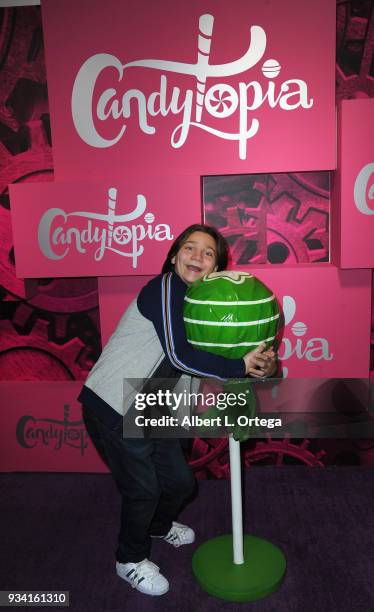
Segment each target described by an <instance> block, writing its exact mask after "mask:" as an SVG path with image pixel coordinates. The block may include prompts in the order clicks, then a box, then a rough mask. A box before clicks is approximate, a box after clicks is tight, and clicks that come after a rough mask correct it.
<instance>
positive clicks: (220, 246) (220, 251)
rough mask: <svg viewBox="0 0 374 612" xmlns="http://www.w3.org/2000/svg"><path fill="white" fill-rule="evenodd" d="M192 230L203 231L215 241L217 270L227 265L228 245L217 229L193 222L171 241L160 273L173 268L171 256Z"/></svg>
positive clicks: (185, 240)
mask: <svg viewBox="0 0 374 612" xmlns="http://www.w3.org/2000/svg"><path fill="white" fill-rule="evenodd" d="M194 232H203V233H204V234H209V236H211V237H212V238H213V240H214V241H215V243H216V249H217V254H216V266H217V270H218V272H220V271H221V270H225V269H226V267H227V262H228V259H229V246H228V244H227V242H226V240H225V239H224V237H223V236H222V234H220V233H219V231H218V230H217V229H216V228H215V227H211V226H210V225H200V224H198V223H195V224H194V225H189V227H187V228H186V229H185V230H184V231H183V232H182V233H181V234H180V235H179V236H178V238H176V239H175V240H174V242H173V244H172V245H171V247H170V250H169V252H168V254H167V256H166V259H165V261H164V265H163V266H162V271H161V273H162V274H165V272H171V271H172V270H174V264H172V263H171V260H172V259H173V257H174V256H175V255H176V254H177V253H178V251H179V249H180V248H181V247H182V246H183V244H184V243H185V242H187V240H188V238H189V236H190V235H191V234H193V233H194Z"/></svg>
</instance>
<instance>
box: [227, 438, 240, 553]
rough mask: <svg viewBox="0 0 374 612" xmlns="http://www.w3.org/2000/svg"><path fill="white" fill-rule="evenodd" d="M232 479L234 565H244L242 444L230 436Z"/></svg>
mask: <svg viewBox="0 0 374 612" xmlns="http://www.w3.org/2000/svg"><path fill="white" fill-rule="evenodd" d="M229 451H230V477H231V518H232V539H233V554H234V564H235V565H241V564H242V563H244V553H243V508H242V479H241V466H240V442H237V441H236V440H234V438H233V437H232V434H230V436H229Z"/></svg>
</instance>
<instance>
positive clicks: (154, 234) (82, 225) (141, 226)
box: [9, 175, 201, 278]
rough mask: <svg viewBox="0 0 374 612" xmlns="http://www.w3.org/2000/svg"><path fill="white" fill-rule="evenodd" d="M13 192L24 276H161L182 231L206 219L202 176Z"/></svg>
mask: <svg viewBox="0 0 374 612" xmlns="http://www.w3.org/2000/svg"><path fill="white" fill-rule="evenodd" d="M9 190H10V196H11V211H12V225H13V236H14V246H15V258H16V271H17V276H20V277H35V278H41V277H53V278H54V277H59V276H63V277H66V276H110V275H119V274H121V275H131V274H156V273H158V272H159V271H160V269H161V266H162V263H163V261H164V259H165V256H166V254H167V252H168V250H169V248H170V246H171V244H172V242H173V240H174V239H175V238H176V236H178V234H179V233H180V232H181V231H183V230H184V229H185V227H187V226H188V225H190V224H191V223H200V222H201V205H200V182H199V178H198V177H191V176H187V175H185V176H179V177H177V176H171V177H168V178H166V177H154V178H153V179H152V181H147V187H146V188H145V186H144V183H143V180H142V179H140V178H136V177H130V178H128V179H127V180H126V181H125V182H124V181H122V182H119V181H111V182H108V181H107V182H102V183H33V184H22V185H18V184H16V185H10V187H9ZM176 207H177V208H178V214H175V212H174V211H175V209H176Z"/></svg>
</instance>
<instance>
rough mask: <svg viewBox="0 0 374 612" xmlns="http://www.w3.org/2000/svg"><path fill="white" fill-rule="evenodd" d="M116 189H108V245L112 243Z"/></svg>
mask: <svg viewBox="0 0 374 612" xmlns="http://www.w3.org/2000/svg"><path fill="white" fill-rule="evenodd" d="M116 203H117V189H116V188H115V187H109V189H108V246H111V244H112V237H113V225H114V219H115V216H116Z"/></svg>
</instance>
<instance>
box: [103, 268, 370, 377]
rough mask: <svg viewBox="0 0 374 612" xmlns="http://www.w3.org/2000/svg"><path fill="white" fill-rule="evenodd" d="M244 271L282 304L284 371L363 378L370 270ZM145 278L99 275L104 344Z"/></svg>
mask: <svg viewBox="0 0 374 612" xmlns="http://www.w3.org/2000/svg"><path fill="white" fill-rule="evenodd" d="M237 269H239V266H238V267H237ZM242 269H243V268H242ZM246 270H247V271H249V272H251V273H252V274H254V275H255V276H258V278H259V279H260V280H262V281H263V282H264V283H265V284H266V285H268V286H269V287H271V289H272V290H273V291H274V293H275V295H276V296H277V298H278V301H279V304H280V305H281V306H282V308H283V312H284V316H285V322H286V326H285V330H284V334H283V338H282V342H281V345H280V348H279V357H280V359H281V361H282V366H283V370H284V375H285V376H289V377H300V378H314V379H318V378H332V377H341V378H344V377H346V378H367V377H368V375H369V349H370V310H371V273H370V272H369V271H366V270H355V271H350V270H338V269H337V268H336V267H334V266H332V265H330V264H321V265H320V266H318V267H315V266H313V265H311V266H308V265H300V264H297V265H294V266H291V267H289V266H287V267H285V266H282V265H275V266H266V267H265V266H264V267H256V268H255V267H253V268H252V267H248V268H246ZM147 280H148V279H145V278H141V277H139V278H137V277H134V278H132V279H126V278H108V279H100V281H99V296H100V320H101V329H102V337H103V344H105V343H106V342H107V340H108V338H109V336H110V334H111V333H112V332H113V330H114V328H115V326H116V324H117V322H118V320H119V318H120V317H121V315H122V314H123V312H124V310H125V309H126V308H127V306H128V305H129V303H130V302H131V301H132V300H133V299H134V298H135V297H136V295H137V293H138V292H139V291H140V289H141V287H142V286H143V285H144V284H145V283H146V281H147ZM352 313H354V316H353V315H352Z"/></svg>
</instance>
